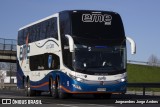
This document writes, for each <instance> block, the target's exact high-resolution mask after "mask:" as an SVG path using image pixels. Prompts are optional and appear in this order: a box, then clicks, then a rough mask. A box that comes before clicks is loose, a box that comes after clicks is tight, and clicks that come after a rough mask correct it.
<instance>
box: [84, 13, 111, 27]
mask: <svg viewBox="0 0 160 107" xmlns="http://www.w3.org/2000/svg"><path fill="white" fill-rule="evenodd" d="M82 21H83V22H100V23H104V24H105V25H111V21H112V16H111V15H108V14H82Z"/></svg>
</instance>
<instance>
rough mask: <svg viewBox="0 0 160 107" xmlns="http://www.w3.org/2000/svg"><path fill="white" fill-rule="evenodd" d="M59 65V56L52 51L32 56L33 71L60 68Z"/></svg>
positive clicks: (31, 67)
mask: <svg viewBox="0 0 160 107" xmlns="http://www.w3.org/2000/svg"><path fill="white" fill-rule="evenodd" d="M59 65H60V63H59V57H58V56H57V55H55V54H52V53H46V54H42V55H35V56H30V69H31V71H34V70H53V69H59Z"/></svg>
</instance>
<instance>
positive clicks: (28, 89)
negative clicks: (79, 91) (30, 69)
mask: <svg viewBox="0 0 160 107" xmlns="http://www.w3.org/2000/svg"><path fill="white" fill-rule="evenodd" d="M25 94H26V96H34V95H35V94H36V92H35V91H34V90H31V87H30V80H29V78H28V79H27V80H26V81H25Z"/></svg>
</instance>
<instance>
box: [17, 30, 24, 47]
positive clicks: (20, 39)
mask: <svg viewBox="0 0 160 107" xmlns="http://www.w3.org/2000/svg"><path fill="white" fill-rule="evenodd" d="M23 43H24V40H23V30H20V31H19V32H18V45H23Z"/></svg>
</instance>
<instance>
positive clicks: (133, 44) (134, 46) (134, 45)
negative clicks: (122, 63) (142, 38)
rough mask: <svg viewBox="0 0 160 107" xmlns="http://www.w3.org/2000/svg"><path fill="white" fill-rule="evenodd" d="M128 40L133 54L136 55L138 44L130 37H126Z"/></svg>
mask: <svg viewBox="0 0 160 107" xmlns="http://www.w3.org/2000/svg"><path fill="white" fill-rule="evenodd" d="M126 40H128V41H129V42H130V45H131V54H136V43H135V42H134V40H133V39H131V38H130V37H126Z"/></svg>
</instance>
